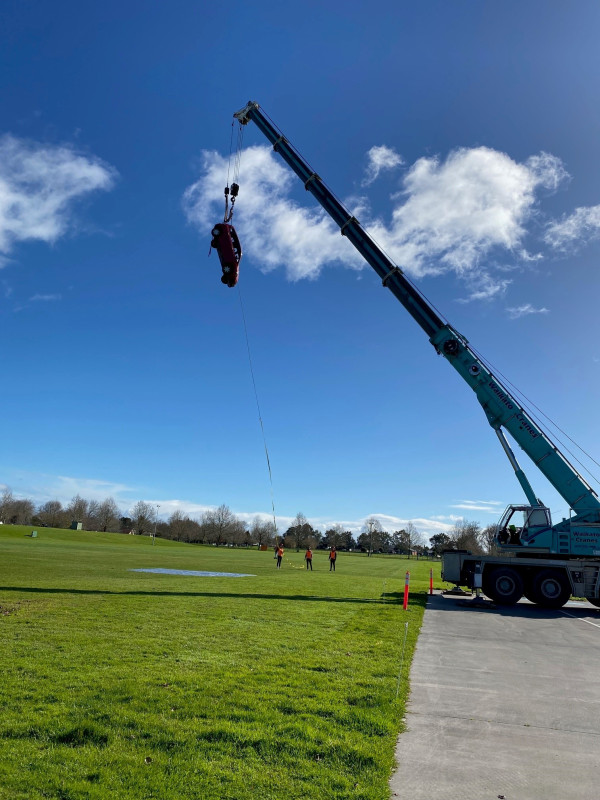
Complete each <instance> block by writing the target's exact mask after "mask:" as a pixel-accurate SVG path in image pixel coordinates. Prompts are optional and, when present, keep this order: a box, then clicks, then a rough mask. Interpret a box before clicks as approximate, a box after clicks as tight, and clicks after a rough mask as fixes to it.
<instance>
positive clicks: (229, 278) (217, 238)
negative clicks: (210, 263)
mask: <svg viewBox="0 0 600 800" xmlns="http://www.w3.org/2000/svg"><path fill="white" fill-rule="evenodd" d="M210 246H211V247H212V248H214V249H215V250H216V251H217V253H218V255H219V261H220V262H221V269H222V270H223V276H222V278H221V283H224V284H226V285H227V286H229V288H230V289H232V288H233V287H234V286H235V285H236V283H237V282H238V278H239V275H240V261H241V259H242V246H241V244H240V240H239V238H238V235H237V233H236V232H235V228H234V227H233V225H229V224H228V223H227V222H218V223H217V224H216V225H215V227H214V228H213V229H212V241H211V243H210Z"/></svg>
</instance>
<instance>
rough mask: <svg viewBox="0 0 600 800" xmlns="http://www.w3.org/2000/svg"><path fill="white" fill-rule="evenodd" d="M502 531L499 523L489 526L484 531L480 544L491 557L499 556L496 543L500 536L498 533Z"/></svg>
mask: <svg viewBox="0 0 600 800" xmlns="http://www.w3.org/2000/svg"><path fill="white" fill-rule="evenodd" d="M499 530H500V526H499V525H498V523H497V522H494V523H492V524H491V525H488V526H487V527H485V528H484V529H483V531H482V532H481V536H480V542H481V544H482V546H483V549H484V550H485V552H486V553H487V554H488V555H490V556H497V555H498V544H497V542H496V536H497V535H498V531H499Z"/></svg>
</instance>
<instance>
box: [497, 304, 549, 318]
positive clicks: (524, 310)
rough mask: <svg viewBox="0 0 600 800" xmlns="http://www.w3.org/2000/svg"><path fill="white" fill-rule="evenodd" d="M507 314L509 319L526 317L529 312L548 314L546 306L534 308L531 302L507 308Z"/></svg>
mask: <svg viewBox="0 0 600 800" xmlns="http://www.w3.org/2000/svg"><path fill="white" fill-rule="evenodd" d="M506 310H507V311H508V315H509V317H510V318H511V319H519V317H526V316H528V315H529V314H548V313H549V311H548V309H547V308H535V307H534V306H532V305H531V303H524V304H523V305H522V306H516V307H514V308H507V309H506Z"/></svg>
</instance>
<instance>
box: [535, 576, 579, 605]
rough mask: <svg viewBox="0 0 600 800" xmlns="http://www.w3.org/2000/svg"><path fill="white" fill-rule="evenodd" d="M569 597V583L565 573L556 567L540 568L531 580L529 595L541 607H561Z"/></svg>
mask: <svg viewBox="0 0 600 800" xmlns="http://www.w3.org/2000/svg"><path fill="white" fill-rule="evenodd" d="M569 597H571V585H570V583H569V581H568V580H567V577H566V575H564V574H563V573H561V572H560V571H559V570H556V569H542V570H540V572H538V573H536V574H535V575H534V576H533V579H532V581H531V597H530V598H529V599H530V600H532V602H534V603H536V605H538V606H541V607H542V608H562V607H563V606H564V604H565V603H566V602H567V600H568V599H569Z"/></svg>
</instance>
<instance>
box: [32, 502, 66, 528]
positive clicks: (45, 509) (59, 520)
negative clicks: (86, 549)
mask: <svg viewBox="0 0 600 800" xmlns="http://www.w3.org/2000/svg"><path fill="white" fill-rule="evenodd" d="M37 516H38V518H39V520H40V522H41V523H42V524H43V525H46V526H47V527H49V528H64V527H67V521H66V514H65V512H64V509H63V507H62V504H61V503H60V501H58V500H48V502H47V503H44V504H43V505H41V506H40V507H39V508H38V511H37ZM69 523H70V520H69Z"/></svg>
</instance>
